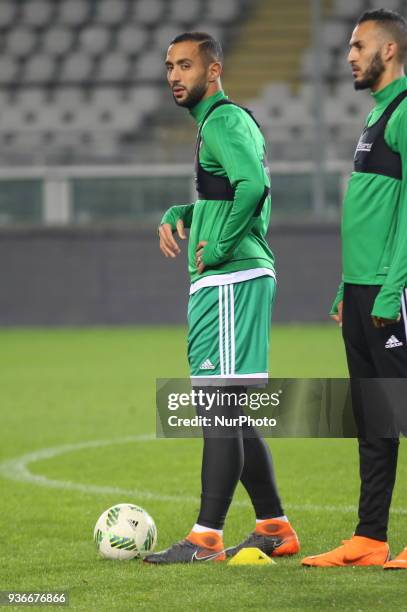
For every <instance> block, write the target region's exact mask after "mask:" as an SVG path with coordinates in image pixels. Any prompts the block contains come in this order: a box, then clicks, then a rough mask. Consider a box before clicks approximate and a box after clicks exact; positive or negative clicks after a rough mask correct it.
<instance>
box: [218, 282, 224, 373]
mask: <svg viewBox="0 0 407 612" xmlns="http://www.w3.org/2000/svg"><path fill="white" fill-rule="evenodd" d="M222 292H223V287H222V286H220V287H219V362H220V374H221V376H224V374H225V368H224V366H223V306H222Z"/></svg>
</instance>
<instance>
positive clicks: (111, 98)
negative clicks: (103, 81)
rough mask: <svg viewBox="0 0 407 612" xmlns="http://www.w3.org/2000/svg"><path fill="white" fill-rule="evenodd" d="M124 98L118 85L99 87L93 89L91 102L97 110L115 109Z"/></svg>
mask: <svg viewBox="0 0 407 612" xmlns="http://www.w3.org/2000/svg"><path fill="white" fill-rule="evenodd" d="M122 99H123V95H122V92H121V91H120V90H119V89H118V88H117V87H98V88H97V89H95V90H94V91H93V93H92V96H91V98H90V100H89V104H90V105H91V106H93V107H94V108H95V109H97V110H106V109H112V108H113V109H114V108H115V107H116V106H118V105H119V104H121V102H122Z"/></svg>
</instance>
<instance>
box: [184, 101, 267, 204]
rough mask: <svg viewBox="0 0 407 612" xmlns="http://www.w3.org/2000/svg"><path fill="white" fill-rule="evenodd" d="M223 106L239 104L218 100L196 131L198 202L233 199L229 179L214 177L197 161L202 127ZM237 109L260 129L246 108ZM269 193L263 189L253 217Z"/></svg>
mask: <svg viewBox="0 0 407 612" xmlns="http://www.w3.org/2000/svg"><path fill="white" fill-rule="evenodd" d="M224 104H233V105H234V106H239V104H235V102H232V101H231V100H226V99H223V100H218V102H215V104H214V105H213V106H211V108H210V109H209V110H208V112H207V113H206V115H205V117H204V118H203V121H202V123H201V126H200V128H199V130H198V136H197V139H196V147H195V185H196V190H197V192H198V197H199V199H200V200H226V201H233V200H234V199H235V189H234V187H233V186H232V185H231V184H230V181H229V179H228V178H226V177H223V176H215V175H214V174H210V173H209V172H207V171H206V170H204V168H202V166H201V164H200V161H199V149H200V146H201V142H202V127H203V125H204V123H205V121H206V120H207V118H208V117H209V115H210V114H211V113H213V111H214V110H215V109H216V108H218V107H219V106H223V105H224ZM239 108H241V109H243V110H244V111H246V113H248V114H249V115H250V117H251V118H252V119H253V121H254V122H255V124H256V125H257V127H260V126H259V124H258V123H257V121H256V119H255V118H254V116H253V113H252V112H251V111H250V110H249V109H248V108H245V107H244V106H239ZM265 163H266V161H265ZM269 192H270V190H269V188H268V187H265V190H264V194H263V198H262V201H261V202H259V205H258V207H257V209H256V212H255V216H258V215H259V214H260V211H261V208H262V206H263V204H264V201H265V199H266V198H267V196H268V194H269Z"/></svg>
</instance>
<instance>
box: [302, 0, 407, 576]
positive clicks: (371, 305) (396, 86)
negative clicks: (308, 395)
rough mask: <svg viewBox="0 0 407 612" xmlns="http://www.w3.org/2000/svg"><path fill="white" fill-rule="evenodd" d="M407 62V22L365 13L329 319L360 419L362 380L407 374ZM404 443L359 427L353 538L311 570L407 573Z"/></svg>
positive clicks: (356, 43) (354, 59) (353, 54)
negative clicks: (398, 489)
mask: <svg viewBox="0 0 407 612" xmlns="http://www.w3.org/2000/svg"><path fill="white" fill-rule="evenodd" d="M406 59H407V22H406V20H405V19H404V18H403V17H402V16H401V15H399V14H398V13H395V12H393V11H387V10H384V9H380V10H375V11H369V12H366V13H364V14H363V15H362V16H361V17H360V19H359V20H358V22H357V25H356V28H355V29H354V31H353V33H352V37H351V40H350V51H349V56H348V61H349V63H350V65H351V68H352V74H353V78H354V86H355V89H357V90H359V89H370V90H371V93H372V96H373V98H374V101H375V107H374V108H373V110H372V111H371V112H370V114H369V115H368V118H367V122H366V127H365V129H364V131H363V133H362V136H361V138H360V140H359V143H358V145H357V148H356V154H355V162H354V172H353V173H352V176H351V178H350V181H349V186H348V190H347V193H346V197H345V201H344V209H343V219H342V250H343V253H342V262H343V282H342V284H341V285H340V288H339V291H338V294H337V297H336V299H335V302H334V305H333V309H332V312H331V314H332V315H333V317H334V319H335V320H336V321H338V323H340V324H342V331H343V338H344V342H345V348H346V355H347V361H348V367H349V373H350V378H351V390H352V401H353V407H354V412H355V417H357V414H358V413H363V414H364V416H365V417H366V416H367V418H368V419H369V410H371V408H372V405H371V403H369V405H367V404H368V403H367V402H366V401H365V400H364V398H365V397H366V396H363V395H362V394H361V393H360V387H359V385H360V384H361V381H360V379H363V378H371V379H374V378H405V377H407V336H406V332H407V318H406V294H405V287H406V282H407V175H406V172H405V169H406V167H407V78H406V76H405V74H404V64H405V62H406ZM358 379H359V382H358ZM370 418H373V416H372V414H371V412H370ZM356 420H357V421H358V418H356ZM362 431H363V430H362ZM396 435H398V434H396ZM398 446H399V440H398V437H393V438H389V437H388V438H385V437H379V435H377V436H372V435H369V434H368V433H367V434H366V435H361V429H359V459H360V477H361V490H360V498H359V523H358V525H357V527H356V531H355V534H354V535H353V536H352V537H351V538H350V539H349V540H345V542H344V543H343V545H342V546H339V547H338V548H335V549H334V550H332V551H330V552H327V553H324V554H321V555H316V556H310V557H307V558H306V559H304V560H303V561H302V563H303V564H304V565H309V566H317V567H332V566H346V565H379V566H383V567H384V568H385V569H392V568H398V569H401V568H404V569H407V548H406V549H404V551H402V552H401V554H399V555H398V556H397V557H396V558H395V559H394V560H392V561H390V560H389V558H390V557H389V546H388V544H387V526H388V519H389V509H390V503H391V497H392V492H393V487H394V483H395V478H396V466H397V454H398Z"/></svg>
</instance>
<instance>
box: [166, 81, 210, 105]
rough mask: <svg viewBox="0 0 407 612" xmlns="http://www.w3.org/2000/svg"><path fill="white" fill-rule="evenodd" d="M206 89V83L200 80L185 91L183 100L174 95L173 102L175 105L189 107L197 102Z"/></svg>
mask: <svg viewBox="0 0 407 612" xmlns="http://www.w3.org/2000/svg"><path fill="white" fill-rule="evenodd" d="M207 89H208V86H207V83H206V81H205V82H202V83H198V84H197V85H194V87H192V88H191V89H190V90H189V91H188V90H186V91H187V94H188V95H187V97H186V98H185V99H184V100H177V99H176V98H175V96H174V102H175V104H176V105H177V106H183V107H184V108H188V109H191V108H193V107H194V106H196V105H197V104H198V102H200V101H201V100H202V98H203V97H204V95H205V94H206V91H207Z"/></svg>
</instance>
